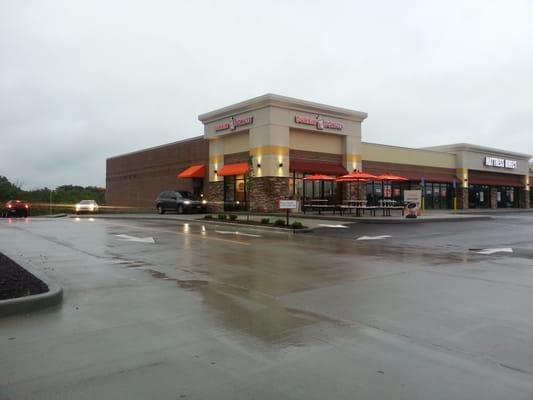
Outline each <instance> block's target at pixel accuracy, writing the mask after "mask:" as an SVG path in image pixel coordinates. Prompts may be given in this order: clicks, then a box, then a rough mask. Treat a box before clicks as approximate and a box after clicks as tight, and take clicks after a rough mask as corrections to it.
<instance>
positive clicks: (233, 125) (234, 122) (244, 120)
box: [215, 115, 254, 132]
mask: <svg viewBox="0 0 533 400" xmlns="http://www.w3.org/2000/svg"><path fill="white" fill-rule="evenodd" d="M253 122H254V117H253V116H251V115H250V116H248V117H239V118H233V117H231V120H230V121H229V122H224V123H222V124H218V125H215V132H218V131H225V130H226V129H229V130H232V131H234V130H235V129H237V128H238V127H239V126H244V125H250V124H252V123H253Z"/></svg>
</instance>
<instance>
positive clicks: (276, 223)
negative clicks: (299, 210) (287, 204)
mask: <svg viewBox="0 0 533 400" xmlns="http://www.w3.org/2000/svg"><path fill="white" fill-rule="evenodd" d="M274 225H276V226H285V221H284V220H282V219H277V220H275V221H274Z"/></svg>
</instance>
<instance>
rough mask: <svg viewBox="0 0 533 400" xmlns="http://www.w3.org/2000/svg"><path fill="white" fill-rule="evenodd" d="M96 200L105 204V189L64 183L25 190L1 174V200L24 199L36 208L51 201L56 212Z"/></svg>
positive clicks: (42, 207) (43, 206) (44, 205)
mask: <svg viewBox="0 0 533 400" xmlns="http://www.w3.org/2000/svg"><path fill="white" fill-rule="evenodd" d="M86 199H87V200H89V199H90V200H95V201H96V202H97V203H98V204H99V205H103V204H105V189H104V188H99V187H96V186H85V187H84V186H77V185H62V186H58V187H56V188H55V189H50V188H47V187H44V188H41V189H35V190H24V189H22V188H21V187H20V186H19V185H17V184H15V183H13V182H10V181H9V179H8V178H6V177H5V176H0V202H2V204H3V203H5V202H6V201H9V200H23V201H26V202H28V203H30V205H31V204H34V205H35V207H33V209H34V210H36V209H39V208H41V209H45V208H47V206H46V205H49V204H50V203H52V204H53V207H54V209H55V211H56V212H61V211H62V210H59V209H63V208H68V205H73V204H76V203H78V202H80V201H81V200H86Z"/></svg>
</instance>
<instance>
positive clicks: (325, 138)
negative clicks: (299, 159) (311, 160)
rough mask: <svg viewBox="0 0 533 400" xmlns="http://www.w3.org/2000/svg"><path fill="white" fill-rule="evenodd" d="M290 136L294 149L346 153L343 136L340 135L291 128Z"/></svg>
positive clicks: (291, 145)
mask: <svg viewBox="0 0 533 400" xmlns="http://www.w3.org/2000/svg"><path fill="white" fill-rule="evenodd" d="M289 138H290V139H289V143H290V148H291V149H293V150H304V151H315V152H320V153H331V154H344V145H343V137H342V136H339V135H331V134H327V133H318V132H309V131H304V130H299V129H291V130H290V134H289Z"/></svg>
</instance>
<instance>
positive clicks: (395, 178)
mask: <svg viewBox="0 0 533 400" xmlns="http://www.w3.org/2000/svg"><path fill="white" fill-rule="evenodd" d="M376 178H377V180H378V181H383V182H406V181H408V180H409V179H407V178H404V177H403V176H397V175H391V174H384V175H378V176H376Z"/></svg>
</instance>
